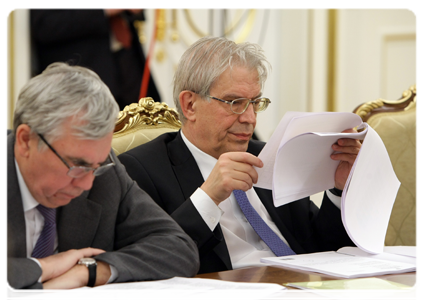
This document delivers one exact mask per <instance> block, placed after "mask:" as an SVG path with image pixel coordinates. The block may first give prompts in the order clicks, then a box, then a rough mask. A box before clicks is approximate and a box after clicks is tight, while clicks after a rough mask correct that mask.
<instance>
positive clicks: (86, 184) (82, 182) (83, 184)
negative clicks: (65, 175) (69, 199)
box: [72, 171, 95, 191]
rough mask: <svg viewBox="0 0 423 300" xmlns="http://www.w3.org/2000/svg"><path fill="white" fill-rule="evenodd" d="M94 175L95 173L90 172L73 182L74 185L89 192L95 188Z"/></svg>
mask: <svg viewBox="0 0 423 300" xmlns="http://www.w3.org/2000/svg"><path fill="white" fill-rule="evenodd" d="M93 173H94V172H93V171H90V172H88V173H87V174H85V175H84V176H82V177H79V178H74V179H73V180H72V185H74V186H76V187H78V188H80V189H83V190H84V191H88V190H89V189H91V187H92V186H93V182H94V178H95V176H94V174H93Z"/></svg>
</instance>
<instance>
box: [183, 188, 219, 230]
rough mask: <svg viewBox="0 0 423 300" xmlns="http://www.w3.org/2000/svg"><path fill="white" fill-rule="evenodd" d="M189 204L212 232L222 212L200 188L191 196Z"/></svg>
mask: <svg viewBox="0 0 423 300" xmlns="http://www.w3.org/2000/svg"><path fill="white" fill-rule="evenodd" d="M191 202H192V204H193V205H194V207H195V208H196V209H197V211H198V213H199V214H200V216H201V217H202V218H203V220H204V222H205V223H206V224H207V226H208V227H209V228H210V230H211V231H213V230H214V229H215V228H216V226H217V224H219V221H220V218H221V217H222V215H223V212H222V210H221V209H220V208H219V207H218V206H217V205H216V203H214V201H213V200H212V199H211V198H210V197H209V195H207V193H206V192H204V191H203V190H202V189H201V188H198V189H197V190H196V191H195V192H194V194H192V195H191Z"/></svg>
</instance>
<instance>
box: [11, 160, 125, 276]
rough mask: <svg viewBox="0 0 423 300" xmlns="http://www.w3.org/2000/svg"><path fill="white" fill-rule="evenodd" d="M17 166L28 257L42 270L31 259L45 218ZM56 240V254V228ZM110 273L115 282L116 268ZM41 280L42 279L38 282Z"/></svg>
mask: <svg viewBox="0 0 423 300" xmlns="http://www.w3.org/2000/svg"><path fill="white" fill-rule="evenodd" d="M15 166H16V174H17V176H18V183H19V189H20V192H21V197H22V205H23V210H24V215H25V229H26V256H27V257H28V258H30V259H32V260H34V261H35V262H36V263H37V264H38V265H39V266H40V268H41V264H40V262H39V261H38V260H37V259H36V258H33V257H31V255H32V251H33V250H34V247H35V245H36V243H37V241H38V238H39V237H40V235H41V231H42V230H43V227H44V217H43V215H42V214H41V213H40V212H39V211H38V209H37V205H38V204H39V203H38V202H37V200H35V199H34V197H33V196H32V195H31V193H30V192H29V190H28V187H27V185H26V183H25V180H24V179H23V177H22V174H21V171H20V170H19V166H18V163H17V162H16V160H15ZM55 236H56V237H55V240H54V253H57V247H58V239H57V228H56V235H55ZM110 271H111V273H112V275H111V276H110V278H109V280H108V283H110V282H113V281H114V280H115V279H116V277H117V276H118V272H117V270H116V268H115V267H113V266H110ZM40 280H41V277H40V278H39V280H38V281H40Z"/></svg>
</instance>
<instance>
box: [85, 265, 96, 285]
mask: <svg viewBox="0 0 423 300" xmlns="http://www.w3.org/2000/svg"><path fill="white" fill-rule="evenodd" d="M87 268H88V283H87V286H89V287H94V285H95V280H96V277H97V263H94V264H89V265H87Z"/></svg>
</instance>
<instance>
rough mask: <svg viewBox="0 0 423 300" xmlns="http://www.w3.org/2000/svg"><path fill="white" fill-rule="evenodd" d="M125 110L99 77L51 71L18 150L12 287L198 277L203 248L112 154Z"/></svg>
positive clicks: (15, 143) (19, 130) (19, 129)
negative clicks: (116, 127) (121, 110)
mask: <svg viewBox="0 0 423 300" xmlns="http://www.w3.org/2000/svg"><path fill="white" fill-rule="evenodd" d="M118 111H119V108H118V105H117V104H116V101H115V100H114V98H113V96H112V94H111V93H110V90H109V89H108V88H107V86H106V85H105V84H104V83H103V82H102V81H101V80H100V78H99V77H98V76H97V74H95V73H94V72H92V71H90V70H88V69H86V68H83V67H76V66H69V65H67V64H64V63H54V64H52V65H50V66H49V67H48V68H47V69H46V70H45V71H44V72H43V73H42V74H40V75H38V76H36V77H34V78H32V79H31V80H30V81H29V82H28V83H27V84H26V85H25V87H24V88H23V89H22V92H21V93H20V95H19V99H18V101H17V103H16V109H15V115H14V130H13V133H11V134H9V135H8V137H7V143H8V200H7V201H8V208H7V214H8V216H7V218H8V282H9V284H10V286H11V287H13V288H61V289H63V288H76V287H82V286H87V285H88V286H96V285H102V284H105V283H109V282H128V281H141V280H157V279H164V278H170V277H174V276H193V275H194V274H196V272H197V270H198V253H197V247H196V246H195V244H194V243H193V241H192V240H191V239H190V238H189V236H187V235H186V234H185V233H184V232H183V231H182V230H181V228H180V227H179V226H178V225H177V224H176V223H175V221H174V220H172V219H171V218H170V217H169V216H168V214H167V213H166V212H164V211H163V210H162V209H161V208H160V207H159V206H158V205H156V203H155V202H154V201H153V200H152V199H151V198H150V197H149V196H148V195H147V194H146V193H145V192H144V191H142V190H141V189H140V188H139V187H138V185H137V184H136V183H135V182H134V181H133V180H131V179H130V178H129V176H128V175H127V173H126V171H125V168H124V167H123V166H122V164H121V163H120V162H119V160H118V159H117V158H116V156H115V154H114V153H113V151H111V141H112V135H113V129H114V124H115V121H116V118H117V114H118Z"/></svg>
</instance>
